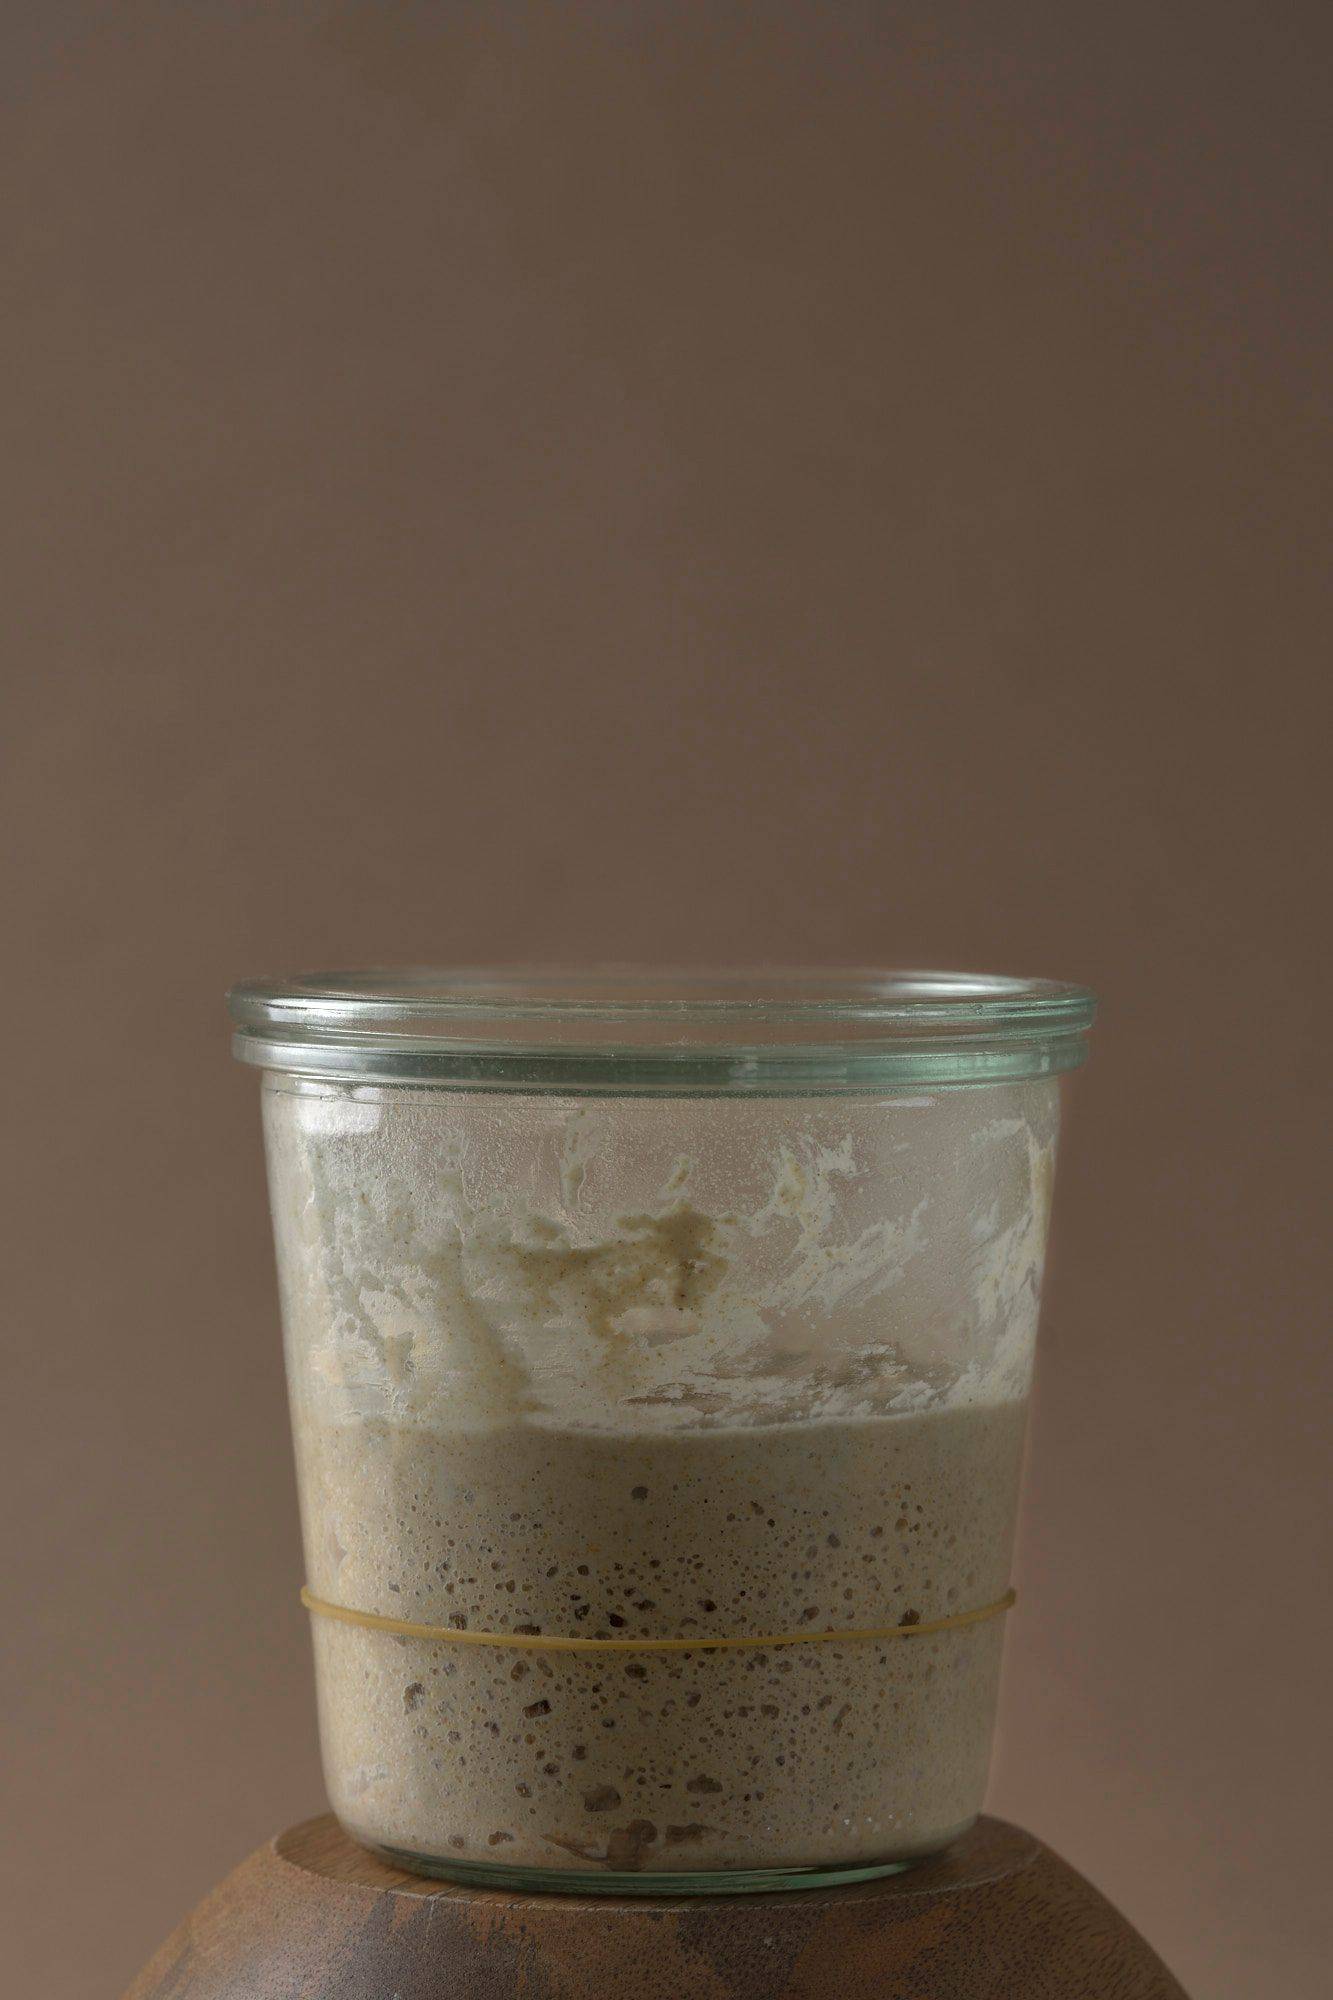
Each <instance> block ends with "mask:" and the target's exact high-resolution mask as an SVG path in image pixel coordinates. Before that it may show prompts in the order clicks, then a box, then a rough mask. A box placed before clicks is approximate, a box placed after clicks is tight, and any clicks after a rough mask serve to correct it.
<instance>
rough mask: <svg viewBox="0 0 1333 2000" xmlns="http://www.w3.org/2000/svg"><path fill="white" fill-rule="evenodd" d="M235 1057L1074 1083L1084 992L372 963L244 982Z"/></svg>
mask: <svg viewBox="0 0 1333 2000" xmlns="http://www.w3.org/2000/svg"><path fill="white" fill-rule="evenodd" d="M228 1006H229V1008H230V1011H231V1015H232V1019H233V1021H234V1023H235V1038H234V1044H233V1046H234V1048H235V1052H236V1054H237V1056H238V1057H240V1059H241V1060H242V1061H244V1062H248V1063H252V1064H255V1065H257V1066H258V1067H260V1068H265V1069H277V1070H287V1071H293V1072H296V1073H300V1074H307V1075H314V1076H326V1077H331V1078H337V1077H341V1078H343V1079H344V1080H346V1081H356V1080H358V1079H360V1080H363V1081H381V1082H413V1081H421V1082H430V1083H435V1084H446V1085H448V1084H452V1085H454V1086H455V1087H461V1088H473V1089H477V1088H482V1089H520V1090H539V1091H546V1090H549V1091H562V1092H571V1093H573V1094H578V1093H581V1092H583V1091H587V1090H602V1091H612V1092H615V1091H622V1090H629V1091H657V1090H664V1091H668V1092H670V1091H687V1092H695V1091H700V1090H702V1091H708V1092H720V1093H723V1094H727V1093H731V1092H740V1091H773V1090H777V1091H781V1092H783V1093H784V1094H785V1093H789V1092H796V1093H804V1092H805V1091H806V1090H812V1091H827V1090H856V1091H862V1090H877V1089H893V1088H897V1087H901V1086H903V1085H911V1084H953V1083H969V1082H999V1081H1006V1080H1017V1079H1019V1078H1022V1077H1028V1076H1043V1075H1052V1074H1058V1073H1059V1072H1061V1071H1063V1070H1068V1069H1073V1068H1075V1067H1076V1066H1077V1065H1078V1064H1079V1063H1080V1062H1082V1061H1083V1059H1084V1057H1085V1055H1086V1044H1085V1040H1084V1037H1085V1036H1086V1033H1087V1030H1088V1028H1089V1027H1090V1026H1091V1024H1092V1020H1093V1016H1094V1013H1095V1010H1096V1002H1095V999H1094V997H1093V995H1092V994H1091V993H1090V992H1089V991H1088V989H1087V988H1086V987H1083V986H1078V985H1073V984H1070V983H1068V982H1066V981H1061V980H1052V979H1019V978H1011V977H1007V976H1003V975H999V974H994V973H958V972H937V971H916V970H899V969H894V968H886V969H877V968H865V967H833V968H828V967H813V968H802V967H766V966H764V967H751V968H745V967H740V968H735V969H691V968H678V967H666V968H662V967H644V966H634V965H588V966H561V965H515V966H500V967H446V968H431V967H402V968H395V967H367V968H364V969H358V970H349V971H334V972H315V973H303V974H297V975H293V976H291V977H284V978H262V979H247V980H243V981H241V982H240V983H239V984H238V985H236V986H234V987H233V988H232V990H231V992H230V993H229V995H228Z"/></svg>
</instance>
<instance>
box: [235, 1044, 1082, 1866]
mask: <svg viewBox="0 0 1333 2000" xmlns="http://www.w3.org/2000/svg"><path fill="white" fill-rule="evenodd" d="M1057 1119H1058V1092H1057V1085H1056V1084H1055V1083H1054V1082H1053V1081H1051V1080H1044V1079H1038V1080H1029V1081H1025V1082H1022V1083H1015V1084H1005V1085H995V1086H972V1087H963V1088H954V1089H942V1090H939V1091H936V1092H934V1093H921V1094H917V1095H911V1096H908V1095H901V1096H883V1097H864V1098H856V1097H837V1098H825V1097H819V1098H808V1099H790V1098H766V1097H758V1096H754V1097H751V1096H745V1095H736V1096H720V1097H698V1098H686V1099H673V1098H663V1097H645V1098H635V1097H623V1098H617V1097H614V1096H599V1097H597V1098H595V1099H582V1100H581V1099H575V1098H569V1097H556V1096H551V1095H533V1096H521V1095H515V1094H509V1093H502V1092H497V1093H493V1094H487V1093H480V1092H477V1093H470V1092H467V1091H460V1090H457V1089H434V1088H430V1087H393V1086H384V1085H360V1086H350V1085H341V1084H333V1083H328V1082H314V1081H310V1080H303V1079H298V1078H296V1077H293V1076H290V1075H284V1074H282V1073H280V1072H278V1073H273V1074H270V1076H269V1077H268V1078H266V1090H265V1124H266V1133H267V1142H268V1152H269V1166H270V1182H271V1189H272V1197H273V1210H274V1222H275V1231H276V1236H277V1243H278V1255H279V1270H280V1278H281V1285H282V1297H283V1314H284V1327H285V1338H286V1346H287V1359H288V1374H289V1382H290V1388H291V1398H292V1417H293V1430H294V1436H295V1443H296V1454H297V1464H298V1475H299V1486H300V1494H301V1507H302V1519H303V1526H304V1534H305V1544H306V1560H307V1580H308V1584H309V1587H310V1589H311V1591H312V1592H313V1594H314V1595H315V1597H316V1598H318V1599H321V1600H324V1601H325V1602H327V1603H330V1604H334V1605H341V1606H348V1607H352V1608H354V1609H356V1610H358V1611H360V1612H369V1613H374V1614H378V1615H380V1616H383V1617H390V1618H395V1619H401V1620H406V1621H408V1622H411V1623H414V1624H425V1625H431V1626H448V1627H451V1628H454V1629H459V1630H461V1629H464V1628H466V1629H467V1630H469V1631H471V1632H473V1633H478V1632H480V1633H485V1634H494V1635H498V1636H499V1637H501V1638H502V1637H503V1636H504V1635H505V1634H510V1635H515V1634H517V1635H520V1636H528V1637H534V1636H536V1637H541V1636H549V1635H567V1636H572V1637H583V1638H603V1639H609V1638H634V1639H654V1638H658V1639H660V1638H666V1637H672V1638H688V1637H697V1638H698V1639H699V1640H700V1641H701V1642H702V1641H707V1640H709V1639H714V1638H719V1637H730V1638H764V1637H772V1636H774V1635H784V1634H791V1633H809V1634H812V1635H813V1634H818V1633H825V1632H830V1631H831V1632H855V1631H861V1630H865V1629H867V1628H872V1629H873V1628H878V1627H886V1626H890V1627H896V1628H900V1629H902V1630H904V1631H911V1630H912V1628H913V1627H915V1626H916V1625H918V1624H927V1625H928V1624H931V1623H933V1622H934V1621H936V1620H938V1619H941V1618H946V1617H949V1616H952V1615H955V1614H957V1613H959V1612H962V1611H970V1610H973V1609H976V1608H978V1607H985V1606H988V1605H990V1604H993V1603H995V1602H996V1601H998V1600H999V1599H1000V1598H1002V1596H1003V1594H1004V1592H1005V1590H1006V1588H1007V1586H1008V1582H1009V1570H1010V1556H1011V1543H1012V1534H1013V1523H1014V1515H1015V1509H1016V1498H1017V1486H1018V1476H1019V1462H1020V1457H1021V1449H1022V1437H1023V1425H1024V1419H1025V1413H1026V1405H1027V1393H1028V1386H1029V1382H1030V1375H1031V1366H1032V1354H1033V1342H1034V1337H1035V1331H1036V1319H1037V1306H1038V1299H1039V1292H1040V1281H1041V1268H1042V1258H1043V1252H1044V1244H1045V1235H1046V1224H1047V1217H1048V1212H1049V1203H1050V1189H1051V1180H1052V1172H1053V1161H1054V1146H1055V1138H1056V1127H1057ZM313 1624H314V1636H315V1648H316V1664H317V1677H318V1688H319V1701H320V1716H321V1734H322V1741H323V1747H324V1757H325V1768H326V1774H327V1779H328V1784H329V1789H330V1795H331V1798H332V1801H333V1804H334V1806H335V1809H336V1810H337V1812H338V1814H339V1816H340V1817H341V1818H342V1819H343V1821H344V1823H345V1824H346V1825H347V1826H348V1828H349V1830H351V1831H352V1832H353V1833H354V1834H356V1835H357V1836H358V1837H359V1838H361V1839H363V1840H366V1841H368V1842H369V1843H370V1844H372V1845H378V1846H380V1847H383V1848H385V1849H386V1850H389V1851H391V1852H393V1853H395V1854H397V1855H399V1856H400V1857H402V1858H404V1859H407V1860H409V1861H411V1862H412V1863H413V1865H416V1866H418V1867H426V1868H441V1869H452V1870H454V1871H467V1870H470V1869H482V1870H486V1869H490V1870H507V1871H509V1873H510V1874H511V1875H513V1874H515V1873H516V1874H518V1875H520V1876H522V1877H523V1878H524V1879H527V1880H532V1881H539V1880H542V1879H544V1878H545V1872H546V1871H551V1876H552V1879H553V1880H554V1879H555V1878H557V1877H558V1878H562V1879H563V1880H564V1881H565V1882H566V1883H567V1884H570V1885H572V1884H574V1883H579V1882H582V1881H583V1880H584V1879H586V1878H595V1879H596V1880H597V1881H599V1882H600V1883H602V1884H603V1885H606V1886H612V1885H615V1886H620V1885H621V1878H622V1877H623V1878H624V1880H625V1882H626V1883H630V1882H632V1883H633V1884H634V1885H635V1886H639V1887H647V1886H650V1885H651V1884H653V1883H656V1882H658V1881H659V1880H660V1882H661V1884H662V1885H663V1886H667V1887H671V1886H679V1885H680V1884H682V1883H684V1882H685V1881H686V1880H687V1879H698V1880H699V1881H707V1880H709V1879H714V1880H721V1879H722V1878H724V1877H726V1878H730V1879H732V1880H735V1881H737V1882H739V1881H742V1880H744V1879H745V1878H747V1877H749V1876H751V1875H754V1876H756V1877H762V1876H763V1875H764V1874H765V1873H766V1872H774V1871H776V1872H778V1873H782V1872H784V1871H790V1872H792V1873H795V1874H798V1875H799V1871H803V1870H817V1871H819V1870H823V1871H832V1872H834V1873H835V1874H836V1873H837V1872H838V1871H848V1870H851V1871H854V1870H857V1869H860V1868H869V1867H877V1866H881V1865H887V1864H890V1863H892V1862H894V1861H897V1860H903V1859H909V1858H911V1857H912V1856H914V1855H916V1854H920V1853H923V1852H929V1851H932V1850H933V1849H935V1848H937V1847H939V1846H941V1845H943V1844H945V1843H946V1842H947V1840H948V1839H949V1838H951V1837H952V1836H953V1835H954V1834H956V1833H957V1832H958V1831H960V1830H961V1829H962V1827H964V1826H965V1825H966V1824H967V1823H968V1822H969V1821H970V1820H971V1818H972V1817H973V1816H974V1815H975V1814H976V1812H977V1811H978V1810H979V1809H980V1805H981V1799H982V1794H983V1791H984V1786H985V1777H986V1766H987V1761H988V1756H989V1743H990V1734H991V1728H992V1724H993V1716H994V1705H995V1692H996V1683H997V1677H998V1668H999V1658H1000V1648H1001V1637H1002V1629H1003V1620H1002V1619H1001V1618H999V1617H994V1618H990V1619H988V1620H985V1621H983V1622H980V1623H977V1624H975V1625H968V1626H964V1627H962V1628H955V1629H951V1630H945V1631H940V1632H938V1633H929V1632H927V1633H922V1634H920V1635H919V1636H916V1637H910V1638H904V1639H885V1640H867V1639H848V1640H845V1641H834V1642H829V1643H823V1642H821V1643H798V1644H792V1645H785V1646H772V1647H768V1648H765V1647H762V1646H761V1647H753V1648H746V1649H738V1650H708V1649H707V1648H706V1646H705V1645H704V1644H701V1645H700V1647H699V1649H698V1650H690V1651H688V1652H671V1653H662V1652H654V1651H652V1650H644V1651H642V1652H627V1653H623V1654H620V1653H617V1654H607V1653H597V1652H550V1651H546V1650H543V1649H541V1648H540V1647H534V1648H532V1649H527V1650H523V1651H516V1650H513V1649H510V1648H506V1647H504V1646H503V1645H499V1646H491V1645H467V1644H458V1645H454V1644H450V1643H448V1642H442V1641H439V1640H427V1639H421V1638H417V1637H412V1636H404V1635H399V1634H391V1633H387V1632H384V1631H381V1630H369V1629H366V1628H364V1627H361V1626H357V1625H352V1624H346V1623H341V1622H337V1621H335V1620H333V1619H330V1618H327V1617H316V1618H315V1619H314V1621H313ZM497 1879H498V1878H497Z"/></svg>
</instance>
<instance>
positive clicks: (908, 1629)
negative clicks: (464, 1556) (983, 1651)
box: [301, 1586, 1018, 1653]
mask: <svg viewBox="0 0 1333 2000" xmlns="http://www.w3.org/2000/svg"><path fill="white" fill-rule="evenodd" d="M1017 1595H1018V1593H1017V1591H1015V1590H1012V1589H1011V1590H1006V1591H1005V1593H1004V1596H1003V1597H997V1598H996V1599H995V1602H994V1603H993V1604H981V1605H978V1606H976V1608H975V1609H974V1610H971V1611H953V1612H950V1614H949V1615H948V1617H946V1618H922V1619H919V1620H917V1621H916V1622H915V1623H912V1624H899V1625H872V1626H869V1627H864V1628H862V1629H859V1630H856V1631H849V1632H769V1633H764V1634H756V1635H755V1636H753V1637H751V1636H749V1635H748V1634H747V1635H746V1636H745V1637H743V1638H714V1637H712V1636H710V1635H706V1634H700V1636H699V1637H698V1638H689V1639H581V1638H573V1637H565V1636H563V1635H561V1634H557V1633H546V1632H468V1631H463V1630H460V1628H459V1627H458V1626H457V1625H416V1624H413V1623H412V1621H411V1620H410V1619H407V1618H386V1617H383V1616H382V1615H381V1614H380V1613H379V1612H378V1611H355V1610H353V1609H352V1607H351V1606H350V1605H347V1604H330V1603H329V1602H328V1600H327V1599H326V1598H323V1597H316V1596H315V1595H314V1593H313V1591H311V1590H309V1589H308V1588H306V1587H305V1586H302V1590H301V1602H302V1604H304V1606H305V1608H306V1610H307V1611H311V1612H313V1613H314V1614H315V1615H316V1617H319V1618H335V1619H338V1620H340V1621H341V1622H342V1623H343V1624H346V1625H360V1626H362V1627H363V1628H364V1629H365V1630H366V1631H369V1632H390V1633H393V1634H394V1635H395V1636H396V1637H398V1638H401V1639H429V1640H436V1641H439V1642H441V1643H443V1644H446V1645H452V1646H502V1647H516V1648H518V1649H520V1650H521V1651H524V1652H530V1653H541V1652H550V1653H719V1652H729V1651H731V1650H733V1649H735V1648H736V1647H740V1646H845V1645H850V1644H854V1643H855V1642H857V1641H859V1640H875V1641H878V1640H881V1639H925V1638H928V1637H929V1636H930V1634H931V1633H933V1632H957V1631H960V1630H961V1629H962V1628H963V1627H964V1626H966V1625H980V1624H981V1623H982V1622H983V1621H984V1620H985V1619H987V1618H998V1617H1000V1616H1001V1615H1002V1614H1003V1613H1004V1612H1006V1611H1007V1610H1008V1609H1009V1607H1010V1605H1011V1604H1013V1603H1014V1601H1015V1599H1016V1598H1017Z"/></svg>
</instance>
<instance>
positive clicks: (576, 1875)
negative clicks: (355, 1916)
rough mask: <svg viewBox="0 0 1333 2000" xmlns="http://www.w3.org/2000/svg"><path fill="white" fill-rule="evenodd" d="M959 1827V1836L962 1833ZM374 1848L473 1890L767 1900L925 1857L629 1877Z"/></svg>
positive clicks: (878, 1877)
mask: <svg viewBox="0 0 1333 2000" xmlns="http://www.w3.org/2000/svg"><path fill="white" fill-rule="evenodd" d="M966 1831H967V1829H966V1828H965V1827H960V1828H959V1836H961V1834H963V1833H965V1832H966ZM367 1844H368V1845H372V1846H374V1850H375V1852H376V1853H377V1854H382V1855H383V1857H384V1859H385V1860H386V1861H388V1862H391V1863H392V1864H393V1866H394V1867H395V1868H405V1869H407V1871H408V1872H409V1873H410V1874H413V1875H429V1876H431V1877H433V1878H434V1880H436V1881H437V1882H462V1883H464V1884H466V1886H467V1887H468V1888H471V1889H511V1890H517V1891H518V1893H519V1894H520V1895H524V1896H531V1895H533V1894H538V1895H554V1896H771V1895H774V1894H776V1893H777V1892H778V1891H779V1890H787V1889H848V1888H850V1887H851V1886H852V1885H853V1884H854V1883H856V1882H879V1881H882V1880H883V1878H884V1877H885V1876H886V1875H903V1874H905V1873H906V1872H907V1870H908V1869H909V1868H915V1867H916V1866H917V1865H918V1863H919V1862H921V1861H925V1860H928V1859H929V1858H930V1857H929V1856H928V1855H924V1854H921V1855H918V1856H917V1857H916V1858H915V1859H914V1860H912V1861H881V1862H879V1863H878V1864H876V1865H875V1866H874V1867H867V1868H736V1869H732V1870H731V1871H730V1873H725V1874H724V1873H723V1872H722V1871H721V1870H720V1869H713V1870H710V1871H709V1872H707V1873H705V1874H699V1875H686V1874H678V1875H646V1874H645V1875H628V1874H617V1873H616V1872H615V1871H614V1870H607V1869H605V1868H598V1869H592V1868H588V1869H582V1868H571V1869H564V1868H506V1867H505V1866H504V1865H503V1863H501V1862H494V1861H479V1862H477V1863H475V1864H473V1865H471V1866H470V1865H469V1864H468V1863H467V1862H466V1861H443V1860H440V1859H439V1858H438V1857H436V1856H434V1855H429V1854H416V1853H414V1852H412V1851H411V1850H409V1849H407V1848H401V1847H383V1846H380V1845H378V1844H377V1843H373V1842H372V1843H367Z"/></svg>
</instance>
